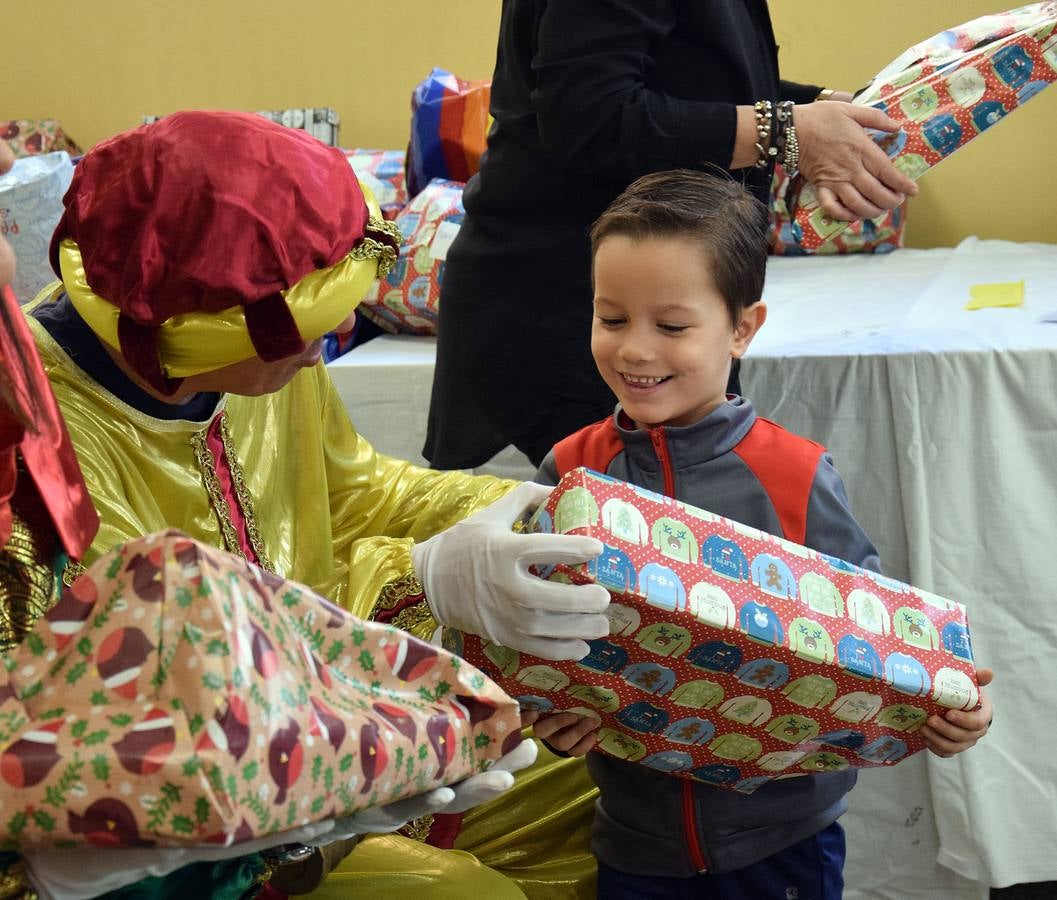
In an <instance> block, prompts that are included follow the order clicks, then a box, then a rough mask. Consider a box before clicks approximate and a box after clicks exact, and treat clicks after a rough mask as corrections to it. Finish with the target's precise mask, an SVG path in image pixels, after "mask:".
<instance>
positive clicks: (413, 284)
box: [360, 178, 466, 334]
mask: <svg viewBox="0 0 1057 900" xmlns="http://www.w3.org/2000/svg"><path fill="white" fill-rule="evenodd" d="M463 187H464V185H463V183H462V182H460V181H445V180H443V179H439V178H438V179H434V180H433V181H431V182H430V183H429V184H428V185H427V186H426V189H425V190H423V191H421V192H420V193H419V194H417V195H416V196H415V197H414V199H412V201H411V202H410V203H409V204H408V205H407V206H406V207H404V209H403V210H401V211H400V213H398V214H397V216H396V219H395V221H396V224H397V226H398V227H399V229H400V233H401V235H403V238H404V241H403V243H402V244H401V246H400V256H399V257H398V258H397V261H396V265H395V266H393V270H392V271H391V272H390V273H389V274H388V275H387V276H386V277H385V278H382V279H379V280H378V281H375V282H374V284H372V285H371V288H370V290H369V291H368V292H367V296H366V297H364V299H363V303H362V304H361V306H360V309H361V310H362V311H363V314H364V315H365V316H367V318H368V319H370V320H371V321H372V322H374V323H375V324H376V325H378V326H379V327H381V328H384V329H385V330H386V331H389V332H393V333H396V332H401V333H404V334H436V333H437V317H438V315H439V313H438V309H437V300H438V299H439V297H440V285H441V280H442V279H443V278H444V266H445V261H446V260H447V257H448V248H449V247H450V246H451V243H452V241H453V240H455V236H456V235H457V234H458V233H459V228H460V226H461V225H462V221H463V219H464V218H465V216H466V213H465V210H464V209H463V205H462V192H463Z"/></svg>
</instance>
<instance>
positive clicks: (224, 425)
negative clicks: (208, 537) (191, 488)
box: [220, 414, 275, 572]
mask: <svg viewBox="0 0 1057 900" xmlns="http://www.w3.org/2000/svg"><path fill="white" fill-rule="evenodd" d="M220 443H221V444H222V445H223V446H224V455H225V456H227V458H228V470H229V471H230V472H231V483H232V485H233V486H234V488H235V496H236V497H238V501H239V507H240V508H241V509H242V518H243V519H244V520H245V522H246V536H247V537H248V538H249V540H250V546H251V547H252V548H253V552H254V553H255V554H256V555H257V563H258V565H260V566H261V568H263V569H267V570H268V571H269V572H274V571H275V566H273V565H272V561H271V559H269V557H268V551H267V550H265V548H264V538H263V537H262V535H261V532H260V529H259V528H258V527H257V514H256V513H255V512H254V511H253V497H252V496H250V489H249V488H248V487H247V486H246V480H245V478H244V477H243V473H242V463H240V462H239V458H238V455H237V454H236V453H235V445H234V443H232V440H231V434H230V432H229V431H228V417H227V416H226V415H224V414H221V416H220Z"/></svg>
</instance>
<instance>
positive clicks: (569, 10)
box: [532, 0, 736, 181]
mask: <svg viewBox="0 0 1057 900" xmlns="http://www.w3.org/2000/svg"><path fill="white" fill-rule="evenodd" d="M678 6H679V4H678V3H676V2H670V0H669V2H660V0H550V2H548V3H547V5H546V8H545V10H544V12H543V15H542V16H541V18H540V22H539V32H538V47H539V49H538V51H537V53H536V55H535V57H534V59H533V61H532V68H533V72H534V75H535V79H536V88H535V90H534V91H533V92H532V104H533V108H534V109H535V112H536V117H537V123H538V128H539V134H540V138H541V140H542V141H543V145H544V148H545V149H546V151H547V153H548V154H549V155H550V156H551V157H552V158H553V159H554V160H555V161H556V162H558V163H559V164H561V165H563V166H565V167H566V168H568V169H571V170H573V171H575V172H581V173H590V174H592V175H595V176H602V177H609V178H613V179H620V180H624V181H630V180H632V179H634V178H636V177H638V176H639V175H641V174H644V173H646V172H653V171H660V170H663V169H670V168H677V167H679V166H693V165H699V164H700V163H703V162H711V163H715V164H716V165H719V166H721V167H723V168H727V167H728V166H729V165H730V160H731V156H732V155H733V150H734V138H735V131H736V113H735V111H734V105H733V104H732V103H718V102H702V101H694V100H683V99H678V98H675V97H671V96H668V95H667V94H662V93H659V92H657V91H653V90H649V89H648V88H647V87H646V76H647V73H648V71H649V70H650V68H651V67H652V59H653V57H652V54H653V53H654V52H655V48H656V47H657V46H658V45H659V44H660V43H661V41H662V40H663V39H664V37H665V36H666V35H667V34H669V33H670V32H671V30H672V29H673V28H674V26H675V21H676V15H677V12H676V10H677V7H678Z"/></svg>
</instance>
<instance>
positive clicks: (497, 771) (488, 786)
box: [308, 741, 538, 844]
mask: <svg viewBox="0 0 1057 900" xmlns="http://www.w3.org/2000/svg"><path fill="white" fill-rule="evenodd" d="M537 752H538V750H537V747H536V742H535V741H522V742H521V743H520V744H518V745H517V747H515V748H514V749H513V750H511V751H510V752H509V753H507V754H506V755H505V756H502V757H500V758H499V759H498V760H496V763H495V765H494V766H492V768H491V769H489V770H488V771H487V772H481V773H480V774H479V775H471V776H470V777H469V778H465V779H463V780H462V781H460V782H457V783H456V784H453V785H450V786H449V787H441V788H435V789H434V790H432V791H430V792H429V793H428V794H421V795H419V796H418V797H409V798H408V799H407V800H397V801H396V802H395V803H386V804H385V805H384V806H374V807H371V808H370V809H364V810H361V811H360V812H358V813H354V814H353V815H351V816H346V817H345V818H343V819H338V820H337V821H336V822H335V823H334V830H333V831H330V832H328V833H327V835H326V836H325V837H322V838H320V839H319V840H317V841H309V842H308V843H309V844H329V843H330V842H331V841H334V840H341V839H343V838H348V837H352V835H354V834H382V833H384V832H387V831H396V830H397V829H399V828H402V827H403V826H404V825H406V824H407V823H408V822H410V821H411V820H412V819H417V818H418V817H419V816H424V815H426V814H427V813H461V812H466V810H468V809H472V808H473V807H475V806H480V805H481V804H482V803H487V802H488V801H489V800H494V799H495V798H496V797H498V796H499V795H500V794H502V793H504V792H506V791H508V790H510V788H512V787H513V786H514V775H513V773H514V772H517V771H519V770H521V769H525V768H527V767H528V766H531V765H532V764H533V763H534V762H535V761H536V753H537Z"/></svg>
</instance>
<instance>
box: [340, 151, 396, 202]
mask: <svg viewBox="0 0 1057 900" xmlns="http://www.w3.org/2000/svg"><path fill="white" fill-rule="evenodd" d="M345 156H346V157H347V158H348V160H349V165H350V166H352V171H353V172H355V173H356V177H357V178H358V179H359V180H360V182H361V183H362V184H365V185H367V187H369V188H370V189H371V191H372V192H373V193H374V197H375V199H376V200H377V201H378V206H379V207H380V208H381V210H382V215H383V216H384V217H385V218H386V219H390V220H392V219H395V218H396V216H397V214H398V213H399V212H400V210H402V209H403V208H404V207H405V206H407V201H408V196H407V183H406V179H405V177H404V164H405V157H406V154H405V153H404V151H403V150H365V149H355V150H346V151H345Z"/></svg>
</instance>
